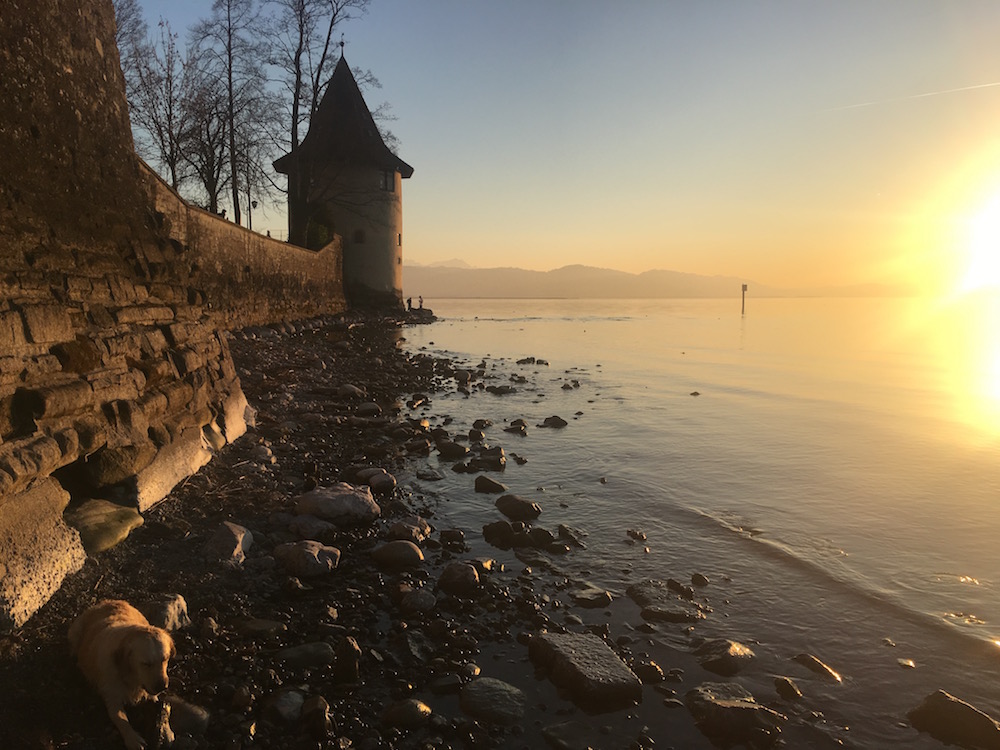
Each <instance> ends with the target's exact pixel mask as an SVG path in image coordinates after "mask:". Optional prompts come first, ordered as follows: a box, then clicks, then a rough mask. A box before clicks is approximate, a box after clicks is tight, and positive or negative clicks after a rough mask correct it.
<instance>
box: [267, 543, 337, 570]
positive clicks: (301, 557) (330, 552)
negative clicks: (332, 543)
mask: <svg viewBox="0 0 1000 750" xmlns="http://www.w3.org/2000/svg"><path fill="white" fill-rule="evenodd" d="M274 559H275V560H277V561H278V562H279V563H281V566H282V567H283V568H284V569H285V570H286V571H287V572H289V573H291V574H292V575H293V576H299V577H300V578H309V577H311V576H318V575H323V574H324V573H330V572H331V571H334V570H336V569H337V565H339V564H340V550H339V549H337V548H336V547H328V546H326V545H325V544H321V543H319V542H317V541H315V540H313V539H306V540H303V541H301V542H288V543H286V544H279V545H278V546H276V547H275V548H274Z"/></svg>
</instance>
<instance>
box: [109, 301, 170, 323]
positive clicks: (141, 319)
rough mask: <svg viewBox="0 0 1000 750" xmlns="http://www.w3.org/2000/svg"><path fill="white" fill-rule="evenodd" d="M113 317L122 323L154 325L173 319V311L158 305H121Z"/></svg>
mask: <svg viewBox="0 0 1000 750" xmlns="http://www.w3.org/2000/svg"><path fill="white" fill-rule="evenodd" d="M115 319H116V320H117V321H118V322H119V323H121V324H123V325H135V324H147V325H154V324H157V323H166V322H167V321H170V320H173V319H174V311H173V309H172V308H169V307H165V306H158V305H148V306H135V307H123V308H121V309H120V310H118V312H116V313H115Z"/></svg>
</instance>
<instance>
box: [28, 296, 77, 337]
mask: <svg viewBox="0 0 1000 750" xmlns="http://www.w3.org/2000/svg"><path fill="white" fill-rule="evenodd" d="M20 312H21V318H22V319H23V320H24V327H25V330H26V331H27V334H28V340H29V341H31V342H32V343H34V344H54V343H56V342H58V341H66V340H67V339H71V338H73V325H72V323H71V322H70V317H69V311H68V310H67V309H66V308H64V307H60V306H59V305H24V306H22V307H21V311H20Z"/></svg>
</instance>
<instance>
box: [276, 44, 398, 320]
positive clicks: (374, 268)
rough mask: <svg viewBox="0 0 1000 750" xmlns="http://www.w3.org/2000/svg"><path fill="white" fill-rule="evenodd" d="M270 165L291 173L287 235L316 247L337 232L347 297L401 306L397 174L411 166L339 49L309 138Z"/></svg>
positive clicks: (357, 303)
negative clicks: (394, 147)
mask: <svg viewBox="0 0 1000 750" xmlns="http://www.w3.org/2000/svg"><path fill="white" fill-rule="evenodd" d="M274 167H275V169H276V170H277V171H278V172H281V173H282V174H286V175H288V182H289V196H290V199H289V218H290V221H289V230H290V231H289V239H290V241H293V242H294V241H300V242H301V241H302V240H303V239H304V244H305V245H306V247H310V248H313V249H318V248H320V247H322V246H323V245H325V244H326V243H327V242H329V241H330V240H332V239H333V236H334V235H340V236H341V238H342V240H343V248H344V291H345V293H346V295H347V299H348V302H349V303H350V304H351V305H353V306H360V307H383V308H385V307H389V308H399V307H402V300H403V201H402V180H403V178H408V177H410V175H412V174H413V167H411V166H410V165H409V164H407V163H406V162H404V161H403V160H402V159H400V158H399V157H398V156H396V155H395V154H394V153H393V152H392V151H390V150H389V148H388V147H387V146H386V145H385V142H384V141H383V140H382V136H381V135H380V134H379V131H378V127H377V126H376V125H375V121H374V120H373V119H372V116H371V112H370V111H369V110H368V106H367V105H366V104H365V100H364V97H362V95H361V91H360V90H359V89H358V84H357V81H355V79H354V76H353V75H352V74H351V69H350V67H349V66H348V65H347V61H346V60H345V59H344V57H343V55H341V58H340V62H338V63H337V67H336V69H335V70H334V73H333V77H332V78H331V80H330V85H329V86H328V87H327V90H326V93H325V94H324V95H323V99H322V101H321V102H320V105H319V107H318V108H317V110H316V114H315V115H314V116H313V118H312V121H311V122H310V123H309V132H308V133H307V134H306V137H305V138H304V139H303V141H302V143H301V145H300V146H299V147H298V148H297V149H296V150H294V151H292V152H291V153H288V154H286V155H285V156H283V157H281V158H280V159H278V160H277V161H275V162H274ZM293 188H297V190H296V189H293ZM295 195H298V196H300V199H299V200H296V199H295V198H293V197H292V196H295Z"/></svg>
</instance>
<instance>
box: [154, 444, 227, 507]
mask: <svg viewBox="0 0 1000 750" xmlns="http://www.w3.org/2000/svg"><path fill="white" fill-rule="evenodd" d="M211 458H212V453H211V451H209V449H208V446H207V445H206V444H205V440H204V437H203V436H202V434H201V430H200V429H191V430H186V431H185V432H184V433H183V434H182V435H180V436H179V437H178V439H177V440H175V441H174V442H172V443H170V445H167V446H166V447H164V448H162V449H161V450H160V452H159V453H157V454H156V458H155V459H153V462H152V463H151V464H150V465H149V466H147V467H146V468H145V469H143V470H142V471H141V472H140V473H139V476H138V477H136V500H137V501H138V504H139V510H140V511H142V512H145V511H147V510H149V509H150V508H152V507H153V506H154V505H156V504H157V503H158V502H160V501H161V500H162V499H163V498H165V497H166V496H167V495H169V494H170V490H172V489H173V488H174V486H175V485H176V484H177V483H178V482H180V481H181V480H182V479H186V478H187V477H189V476H191V475H192V474H194V473H195V472H196V471H198V469H200V468H201V467H202V466H204V465H205V464H207V463H208V462H209V461H210V460H211Z"/></svg>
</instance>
